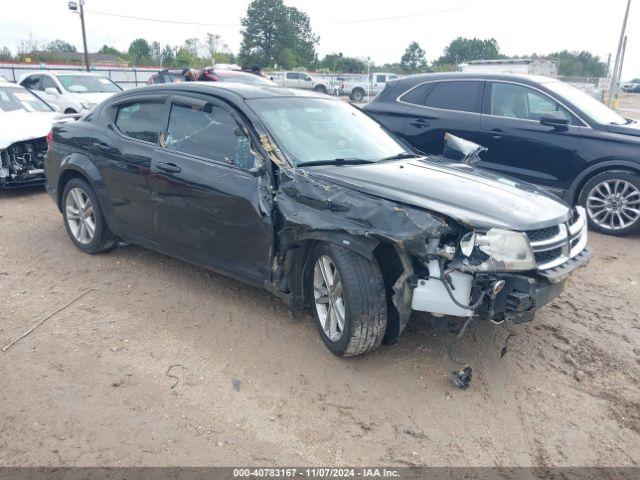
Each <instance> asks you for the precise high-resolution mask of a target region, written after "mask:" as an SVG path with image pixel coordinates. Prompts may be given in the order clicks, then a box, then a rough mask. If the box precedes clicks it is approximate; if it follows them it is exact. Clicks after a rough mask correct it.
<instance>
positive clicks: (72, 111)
mask: <svg viewBox="0 0 640 480" xmlns="http://www.w3.org/2000/svg"><path fill="white" fill-rule="evenodd" d="M64 113H78V112H76V111H75V110H74V109H73V108H67V109H66V110H65V111H64Z"/></svg>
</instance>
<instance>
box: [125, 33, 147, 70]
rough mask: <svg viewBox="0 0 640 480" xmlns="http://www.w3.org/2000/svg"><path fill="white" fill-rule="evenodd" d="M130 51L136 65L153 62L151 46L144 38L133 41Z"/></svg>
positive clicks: (132, 60)
mask: <svg viewBox="0 0 640 480" xmlns="http://www.w3.org/2000/svg"><path fill="white" fill-rule="evenodd" d="M128 52H129V57H130V58H131V62H133V64H134V65H144V64H145V63H150V62H151V47H150V46H149V42H147V41H146V40H145V39H144V38H136V39H135V40H134V41H133V42H131V45H129V49H128Z"/></svg>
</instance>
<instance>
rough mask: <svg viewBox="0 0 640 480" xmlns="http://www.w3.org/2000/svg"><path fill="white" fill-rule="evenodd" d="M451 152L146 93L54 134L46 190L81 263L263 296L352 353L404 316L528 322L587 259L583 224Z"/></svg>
mask: <svg viewBox="0 0 640 480" xmlns="http://www.w3.org/2000/svg"><path fill="white" fill-rule="evenodd" d="M144 110H153V112H155V117H157V118H158V123H157V125H156V124H154V123H153V122H151V121H150V118H153V117H154V115H151V114H150V113H147V112H144ZM131 112H133V113H131ZM153 112H151V113H153ZM143 113H144V114H143ZM141 132H142V134H141ZM449 140H450V142H451V144H452V145H453V143H454V142H458V143H459V145H453V147H452V148H451V149H450V150H451V151H454V152H457V154H458V155H459V157H458V158H459V159H458V161H454V160H450V159H447V158H444V157H441V156H440V157H438V156H431V157H425V156H423V155H420V154H417V153H415V152H413V151H412V150H411V149H410V148H408V147H407V146H405V145H404V144H403V143H402V142H401V141H399V140H397V139H396V138H394V137H392V136H391V135H389V134H388V133H386V131H385V130H384V129H383V128H382V127H381V126H380V125H379V124H377V123H376V122H375V121H373V120H371V119H370V118H368V117H367V116H366V115H365V114H363V113H362V112H360V111H359V110H358V109H357V108H355V107H352V106H351V105H349V104H347V103H346V102H342V101H340V100H336V99H331V98H330V97H326V96H322V95H318V94H314V93H312V92H309V93H305V92H301V91H299V90H297V91H296V90H287V89H282V88H272V87H256V86H250V85H224V84H202V83H194V84H185V83H182V84H173V85H170V86H153V87H146V88H145V89H139V90H137V91H128V92H126V93H123V94H120V95H117V96H116V97H114V98H112V99H110V100H109V101H107V102H105V103H104V104H103V105H101V106H99V107H98V108H97V109H96V110H95V111H94V112H93V113H92V114H91V115H90V117H89V118H84V119H82V120H80V121H79V122H76V123H74V124H67V125H64V126H61V127H56V128H54V130H53V142H52V144H51V147H50V149H49V152H48V153H47V162H46V173H47V190H48V191H49V193H50V194H51V195H52V197H53V199H54V201H55V202H56V204H57V205H58V207H59V208H60V210H61V212H62V214H63V216H64V220H65V225H66V228H67V231H68V233H69V235H70V237H71V239H72V241H73V242H74V243H75V245H76V246H77V247H78V248H79V249H80V250H82V251H84V252H88V253H96V252H100V251H103V250H106V249H109V248H110V247H112V246H113V245H115V243H116V242H117V239H118V238H121V239H123V240H126V241H128V242H132V243H136V244H140V245H143V246H147V247H149V248H152V249H155V250H158V251H160V252H162V253H165V254H168V255H172V256H175V257H179V258H182V259H185V260H187V261H190V262H193V263H197V264H200V265H203V266H206V267H209V268H213V269H215V270H217V271H220V272H222V273H224V274H227V275H231V276H233V277H236V278H239V279H242V280H244V281H247V282H249V283H252V284H254V285H262V286H264V287H266V288H267V289H268V290H270V291H271V292H273V293H274V294H275V295H277V296H278V297H280V298H282V299H283V300H284V301H285V302H286V303H287V304H288V305H290V306H291V307H293V308H295V309H304V308H308V309H310V310H311V311H312V312H313V314H314V316H315V322H316V325H317V327H318V330H319V332H320V335H321V337H322V340H323V341H324V343H325V344H326V346H327V347H328V348H329V349H330V350H331V351H332V352H333V353H335V354H337V355H343V356H348V355H357V354H362V353H365V352H368V351H370V350H373V349H375V348H377V347H378V346H379V345H380V344H381V343H383V342H385V343H389V344H391V343H394V342H395V341H397V339H398V337H399V336H400V334H401V333H402V331H403V330H404V328H405V326H406V325H407V322H408V320H409V317H410V315H411V313H412V311H414V310H417V311H424V312H429V313H431V314H433V315H438V316H441V315H453V316H456V317H459V318H461V319H463V320H464V319H470V318H473V317H474V316H477V317H480V318H482V319H485V320H492V321H494V322H496V323H500V322H503V321H505V320H507V319H509V320H511V321H513V322H515V323H518V322H523V321H528V320H531V319H532V318H533V314H534V312H535V310H537V309H539V308H541V307H542V306H543V305H545V304H546V303H547V302H549V301H550V300H552V299H553V298H554V297H556V296H557V295H558V294H559V293H560V292H561V291H562V289H563V287H564V285H565V283H566V279H567V278H568V276H569V275H570V274H571V273H572V272H573V270H575V269H576V268H577V267H579V266H581V265H584V264H585V263H586V262H587V260H588V258H589V255H590V253H589V252H590V251H589V249H588V248H587V246H586V243H587V228H586V220H585V214H584V210H583V209H581V208H571V207H569V206H568V205H566V204H564V203H563V202H561V201H559V200H558V199H557V198H556V197H554V196H552V195H550V194H548V193H545V192H543V191H541V190H538V189H536V188H535V187H533V186H530V185H527V184H522V183H519V182H518V181H516V180H513V179H509V178H506V177H501V176H498V175H495V174H491V173H488V172H486V171H482V170H478V169H476V168H475V167H474V166H473V161H472V160H473V157H474V155H475V154H476V153H477V152H478V148H477V146H473V145H471V148H470V149H469V148H468V147H469V144H465V142H463V141H458V139H455V138H450V139H449ZM145 188H148V191H145ZM256 321H259V319H256Z"/></svg>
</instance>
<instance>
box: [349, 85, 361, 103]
mask: <svg viewBox="0 0 640 480" xmlns="http://www.w3.org/2000/svg"><path fill="white" fill-rule="evenodd" d="M349 98H351V100H353V101H354V102H361V101H362V99H363V98H364V90H363V89H362V88H359V87H358V88H354V89H353V90H352V91H351V95H349Z"/></svg>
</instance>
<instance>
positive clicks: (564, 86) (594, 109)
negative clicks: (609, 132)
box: [544, 82, 627, 125]
mask: <svg viewBox="0 0 640 480" xmlns="http://www.w3.org/2000/svg"><path fill="white" fill-rule="evenodd" d="M544 86H545V87H547V88H548V89H549V90H551V91H552V92H554V93H556V94H557V95H558V96H560V97H561V98H565V99H566V100H567V101H569V102H571V103H573V104H574V105H575V106H576V107H578V108H579V109H580V110H582V111H583V112H584V113H585V114H587V115H588V116H589V117H590V118H592V119H593V120H595V121H596V122H598V123H601V124H604V125H609V124H614V125H623V124H625V123H627V120H626V119H624V118H623V117H621V116H620V115H618V114H617V113H616V112H614V111H613V110H611V109H610V108H609V107H607V106H606V105H605V104H603V103H600V102H599V101H598V100H596V99H595V98H593V97H592V96H590V95H588V94H586V93H585V92H583V91H582V90H579V89H577V88H575V87H572V86H571V85H569V84H568V83H564V82H548V83H545V84H544Z"/></svg>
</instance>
